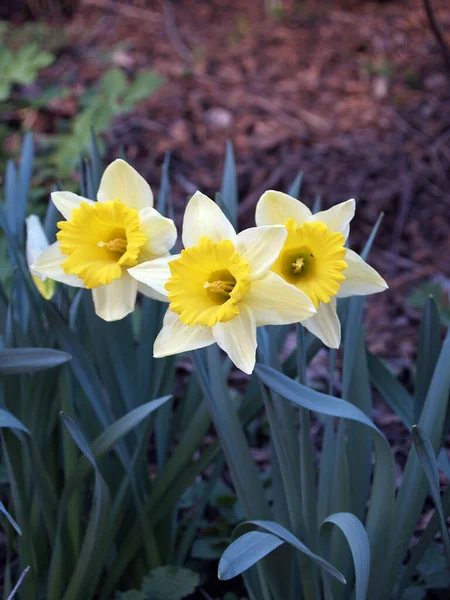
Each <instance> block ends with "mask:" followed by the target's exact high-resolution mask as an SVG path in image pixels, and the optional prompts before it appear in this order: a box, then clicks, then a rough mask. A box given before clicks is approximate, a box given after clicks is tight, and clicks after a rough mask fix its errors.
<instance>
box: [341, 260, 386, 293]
mask: <svg viewBox="0 0 450 600" xmlns="http://www.w3.org/2000/svg"><path fill="white" fill-rule="evenodd" d="M344 260H345V262H346V263H347V265H348V268H347V269H345V271H342V274H343V275H345V279H344V281H342V282H341V287H340V289H339V292H338V294H337V295H338V298H347V297H348V296H367V295H369V294H377V293H378V292H383V291H384V290H386V289H387V288H388V287H389V286H388V284H387V283H386V282H385V280H384V279H383V278H382V277H381V275H380V274H379V273H378V272H377V271H375V269H374V268H372V267H371V266H370V265H368V264H367V263H366V262H365V261H364V260H363V259H362V258H361V257H360V256H359V255H358V254H356V252H353V250H347V251H346V253H345V259H344Z"/></svg>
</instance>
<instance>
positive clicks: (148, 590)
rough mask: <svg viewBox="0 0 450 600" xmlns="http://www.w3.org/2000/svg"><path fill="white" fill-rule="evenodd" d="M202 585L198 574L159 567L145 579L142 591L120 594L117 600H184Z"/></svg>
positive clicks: (178, 568)
mask: <svg viewBox="0 0 450 600" xmlns="http://www.w3.org/2000/svg"><path fill="white" fill-rule="evenodd" d="M199 584H200V577H199V575H198V573H194V571H191V570H190V569H184V568H180V567H169V566H165V567H158V568H157V569H153V571H150V574H149V575H148V576H147V577H144V581H143V582H142V588H141V589H140V590H129V591H128V592H119V593H118V594H117V595H116V600H182V599H183V598H186V596H189V595H190V594H192V593H193V592H195V590H196V589H197V587H198V586H199Z"/></svg>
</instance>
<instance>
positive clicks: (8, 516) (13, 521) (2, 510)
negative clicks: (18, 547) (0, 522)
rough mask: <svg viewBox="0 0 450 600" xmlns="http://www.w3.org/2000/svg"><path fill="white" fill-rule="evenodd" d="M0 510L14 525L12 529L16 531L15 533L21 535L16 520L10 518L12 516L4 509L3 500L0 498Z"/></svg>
mask: <svg viewBox="0 0 450 600" xmlns="http://www.w3.org/2000/svg"><path fill="white" fill-rule="evenodd" d="M0 512H2V513H3V514H4V515H5V517H6V518H7V519H8V521H9V522H10V523H11V525H12V526H13V527H14V529H15V530H16V531H17V533H18V534H19V535H22V530H21V529H20V527H19V525H17V523H16V521H15V520H14V519H13V518H12V516H11V515H10V514H9V512H8V511H7V510H6V506H5V505H4V504H3V502H2V501H1V500H0Z"/></svg>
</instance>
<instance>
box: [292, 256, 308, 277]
mask: <svg viewBox="0 0 450 600" xmlns="http://www.w3.org/2000/svg"><path fill="white" fill-rule="evenodd" d="M304 264H305V259H304V258H302V257H301V256H300V257H299V258H297V260H296V261H295V262H293V263H292V270H293V271H294V273H295V274H297V273H300V272H301V270H302V269H303V266H304Z"/></svg>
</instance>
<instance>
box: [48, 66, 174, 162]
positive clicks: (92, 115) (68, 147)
mask: <svg viewBox="0 0 450 600" xmlns="http://www.w3.org/2000/svg"><path fill="white" fill-rule="evenodd" d="M163 83H164V78H163V77H162V76H161V75H159V74H158V73H156V72H155V71H153V70H151V69H145V70H143V71H141V72H140V73H139V74H138V75H137V76H136V77H135V78H134V79H133V80H132V81H129V80H128V79H127V77H126V75H125V73H124V71H123V70H122V69H120V68H118V67H113V68H111V69H109V70H108V71H106V73H105V74H104V75H103V77H102V78H101V79H100V81H99V83H98V84H97V85H96V86H94V87H93V88H92V89H90V90H88V91H87V92H86V93H85V94H84V96H82V98H81V100H80V104H81V111H80V112H79V114H78V116H77V117H76V118H75V119H74V120H73V121H72V126H71V130H70V133H67V134H63V135H60V136H57V138H56V142H57V149H56V151H55V152H54V154H53V157H52V161H53V162H54V163H55V164H57V165H58V168H60V169H63V170H66V171H69V170H71V169H72V167H73V166H74V165H75V164H76V163H77V161H78V157H79V153H80V151H81V152H83V151H86V150H87V149H88V147H89V144H90V139H91V128H92V127H93V128H94V129H95V131H96V132H97V133H102V132H104V131H106V130H108V129H109V127H110V126H111V124H112V121H113V119H114V117H116V116H118V115H121V114H126V113H128V112H130V111H131V110H133V108H134V107H135V105H136V104H137V103H138V102H139V101H140V100H143V99H144V98H148V97H149V96H151V95H152V94H153V93H154V92H155V91H156V90H157V89H158V88H159V87H161V85H162V84H163Z"/></svg>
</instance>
